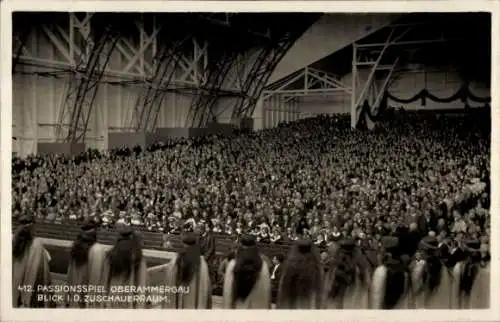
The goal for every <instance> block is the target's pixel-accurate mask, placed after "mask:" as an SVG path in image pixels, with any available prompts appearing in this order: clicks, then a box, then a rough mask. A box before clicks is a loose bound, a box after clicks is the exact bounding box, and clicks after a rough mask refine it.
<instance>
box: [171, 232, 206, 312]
mask: <svg viewBox="0 0 500 322" xmlns="http://www.w3.org/2000/svg"><path fill="white" fill-rule="evenodd" d="M182 243H183V246H184V248H183V249H182V250H181V251H180V252H179V253H178V254H176V255H175V257H174V258H173V259H172V260H171V261H170V263H169V264H168V265H167V267H166V282H165V285H167V286H171V287H176V288H178V289H179V290H186V291H179V292H169V293H167V294H166V295H167V296H168V297H169V299H168V300H166V301H164V302H163V303H162V307H163V308H169V309H202V310H205V309H210V308H212V284H211V281H210V275H209V269H208V265H207V262H206V261H205V258H203V256H202V255H201V252H200V242H199V237H198V236H197V235H196V234H194V233H192V232H189V233H185V234H184V235H183V236H182ZM187 290H189V291H187Z"/></svg>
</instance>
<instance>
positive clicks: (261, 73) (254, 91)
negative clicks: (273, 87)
mask: <svg viewBox="0 0 500 322" xmlns="http://www.w3.org/2000/svg"><path fill="white" fill-rule="evenodd" d="M292 44H293V38H292V37H291V36H290V35H289V34H286V35H285V36H284V37H283V38H282V39H281V40H280V41H278V42H276V43H275V44H268V45H267V46H265V48H263V49H262V50H261V51H260V53H259V55H258V56H257V59H256V60H255V62H254V64H253V65H252V68H251V70H250V71H249V73H248V76H247V77H246V79H245V81H244V82H243V84H242V85H243V86H242V88H241V90H242V92H243V96H241V97H239V98H238V99H237V101H236V104H235V106H234V109H233V113H232V116H231V117H232V118H233V119H236V118H243V117H252V115H253V112H254V110H255V105H256V104H257V101H258V99H259V97H260V95H261V94H262V91H263V90H264V87H265V85H266V84H267V81H268V80H269V77H271V73H272V71H273V70H274V69H275V68H276V65H277V64H278V63H279V61H280V60H281V59H282V58H283V56H284V55H285V54H286V52H287V51H288V49H290V47H291V46H292Z"/></svg>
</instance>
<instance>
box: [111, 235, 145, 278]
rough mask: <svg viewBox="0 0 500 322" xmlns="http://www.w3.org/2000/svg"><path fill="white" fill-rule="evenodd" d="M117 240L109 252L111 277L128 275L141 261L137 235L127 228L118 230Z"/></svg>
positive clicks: (140, 248) (140, 249)
mask: <svg viewBox="0 0 500 322" xmlns="http://www.w3.org/2000/svg"><path fill="white" fill-rule="evenodd" d="M118 233H119V236H118V240H117V241H116V244H115V246H114V247H113V248H112V249H111V250H110V251H109V253H108V256H109V261H110V266H111V267H110V272H111V276H117V275H120V274H124V273H125V274H130V273H131V271H132V269H137V268H138V267H139V264H140V262H141V261H142V247H141V243H140V240H139V237H138V236H137V234H136V233H135V232H134V231H133V229H132V228H131V227H129V226H123V227H119V228H118Z"/></svg>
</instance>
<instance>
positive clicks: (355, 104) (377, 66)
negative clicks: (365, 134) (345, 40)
mask: <svg viewBox="0 0 500 322" xmlns="http://www.w3.org/2000/svg"><path fill="white" fill-rule="evenodd" d="M394 31H395V28H392V29H391V31H390V33H389V36H388V37H387V40H386V42H385V43H383V44H382V49H381V50H380V51H379V52H377V59H376V60H375V61H373V60H371V59H370V58H369V57H366V56H364V57H363V58H365V61H359V48H360V47H359V45H358V44H356V43H354V44H353V58H352V92H351V127H352V128H355V127H356V125H357V123H358V120H359V115H360V113H361V104H362V103H363V102H364V100H365V99H366V96H367V95H368V93H369V91H370V89H373V86H374V80H375V73H376V72H377V71H380V70H389V77H390V76H391V75H392V72H393V70H394V68H395V67H396V64H397V63H398V61H399V58H396V61H395V62H394V63H393V64H392V66H390V67H389V68H388V66H381V61H382V57H383V56H384V53H385V52H386V50H387V49H388V48H389V46H391V45H393V44H395V43H397V42H398V41H399V40H400V39H401V38H402V37H404V36H405V35H406V34H407V33H408V31H410V28H407V29H405V30H404V31H403V32H402V33H400V34H399V35H398V36H396V37H393V36H394ZM377 45H378V44H377ZM379 47H380V46H379ZM359 66H370V74H369V75H368V78H367V79H366V81H365V83H364V85H363V86H362V88H361V92H360V93H358V91H357V90H358V88H357V85H358V83H359V82H360V81H361V80H360V79H359V78H358V67H359ZM388 82H389V80H388V79H387V81H385V82H384V84H385V85H384V86H387V84H388ZM384 90H385V87H382V88H380V93H381V92H383V91H384ZM380 93H377V94H375V95H376V96H375V97H376V100H375V104H377V103H380V102H379V101H378V99H377V98H378V97H379V96H380ZM380 97H381V96H380ZM372 107H374V106H372ZM375 108H377V107H375Z"/></svg>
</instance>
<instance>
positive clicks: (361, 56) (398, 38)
mask: <svg viewBox="0 0 500 322" xmlns="http://www.w3.org/2000/svg"><path fill="white" fill-rule="evenodd" d="M421 26H428V23H399V24H392V25H389V26H388V28H386V31H388V36H387V38H386V41H385V42H372V43H354V44H353V55H352V78H351V89H352V90H351V126H352V127H353V128H355V127H356V125H357V123H358V120H359V117H360V114H361V110H362V105H363V102H365V100H368V102H369V105H370V106H371V108H372V114H376V112H377V110H378V108H379V106H380V103H381V101H382V98H383V94H384V92H385V90H386V89H387V87H388V85H389V83H390V81H391V79H392V77H393V74H394V72H395V70H396V67H397V66H398V64H400V63H401V62H402V61H404V62H405V63H408V62H411V59H412V56H413V55H414V54H415V53H416V52H417V51H419V50H422V48H421V47H418V46H422V45H425V44H432V43H442V42H450V41H461V40H460V39H449V38H447V37H445V35H444V33H443V31H441V30H439V29H437V30H436V33H437V35H436V37H426V38H424V39H411V40H406V39H405V37H406V36H407V34H409V33H410V32H414V33H415V32H418V28H419V27H421ZM393 48H394V49H399V50H398V51H391V50H390V49H393ZM362 69H364V70H368V71H369V73H368V75H367V77H366V79H362V78H361V77H360V70H362Z"/></svg>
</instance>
